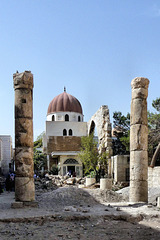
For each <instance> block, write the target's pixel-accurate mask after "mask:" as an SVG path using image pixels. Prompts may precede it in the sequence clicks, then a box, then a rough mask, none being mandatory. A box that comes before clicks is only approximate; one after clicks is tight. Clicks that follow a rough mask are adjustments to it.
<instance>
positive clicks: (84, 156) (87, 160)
mask: <svg viewBox="0 0 160 240" xmlns="http://www.w3.org/2000/svg"><path fill="white" fill-rule="evenodd" d="M98 156H99V155H98V149H97V141H96V140H95V138H94V133H92V134H90V135H89V136H84V137H82V138H81V151H80V153H79V157H80V159H81V160H82V163H83V165H84V173H85V175H86V174H89V173H90V172H91V171H95V172H97V165H98Z"/></svg>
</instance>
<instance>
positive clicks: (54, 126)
mask: <svg viewBox="0 0 160 240" xmlns="http://www.w3.org/2000/svg"><path fill="white" fill-rule="evenodd" d="M64 129H66V136H69V135H70V134H69V130H70V129H71V130H72V135H70V136H77V137H82V136H86V135H87V123H86V122H62V121H60V122H59V121H57V122H56V121H54V122H52V121H46V137H49V136H63V135H64V134H63V130H64Z"/></svg>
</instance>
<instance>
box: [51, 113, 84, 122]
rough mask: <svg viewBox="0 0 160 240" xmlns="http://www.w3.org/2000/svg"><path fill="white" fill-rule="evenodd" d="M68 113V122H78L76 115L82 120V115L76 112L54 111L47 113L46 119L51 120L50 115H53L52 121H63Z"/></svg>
mask: <svg viewBox="0 0 160 240" xmlns="http://www.w3.org/2000/svg"><path fill="white" fill-rule="evenodd" d="M66 114H68V116H69V122H78V117H80V121H81V122H83V115H82V114H80V113H76V112H56V113H51V114H49V115H47V121H52V116H53V115H54V121H65V115H66Z"/></svg>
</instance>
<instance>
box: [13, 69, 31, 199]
mask: <svg viewBox="0 0 160 240" xmlns="http://www.w3.org/2000/svg"><path fill="white" fill-rule="evenodd" d="M13 81H14V89H15V170H16V178H15V200H16V201H21V202H30V201H34V200H35V185H34V179H33V174H34V164H33V107H32V105H33V94H32V90H33V74H32V73H31V72H30V71H25V72H23V73H18V72H17V73H15V74H13Z"/></svg>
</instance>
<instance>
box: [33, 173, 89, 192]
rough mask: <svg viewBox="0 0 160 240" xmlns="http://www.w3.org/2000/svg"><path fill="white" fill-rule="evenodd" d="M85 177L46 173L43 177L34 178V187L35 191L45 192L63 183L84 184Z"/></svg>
mask: <svg viewBox="0 0 160 240" xmlns="http://www.w3.org/2000/svg"><path fill="white" fill-rule="evenodd" d="M84 183H85V178H77V177H72V178H70V177H69V176H58V175H49V174H47V175H46V176H45V178H36V179H35V188H36V190H37V191H42V192H47V191H52V190H55V189H57V188H58V187H63V186H65V185H79V184H81V185H82V184H84Z"/></svg>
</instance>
